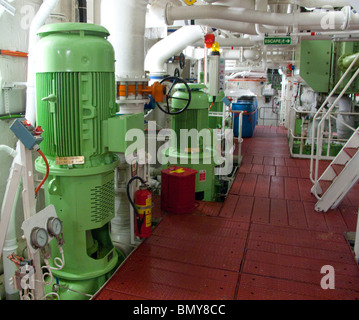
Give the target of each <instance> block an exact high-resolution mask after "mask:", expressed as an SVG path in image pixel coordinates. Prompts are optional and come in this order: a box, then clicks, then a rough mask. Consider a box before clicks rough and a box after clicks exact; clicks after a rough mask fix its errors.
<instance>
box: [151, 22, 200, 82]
mask: <svg viewBox="0 0 359 320" xmlns="http://www.w3.org/2000/svg"><path fill="white" fill-rule="evenodd" d="M204 34H205V32H204V31H203V29H202V28H201V27H200V26H184V27H182V28H180V29H178V30H177V31H175V32H174V33H172V34H171V35H170V36H168V37H166V38H164V39H163V40H161V41H159V42H157V43H156V44H155V45H154V46H153V47H152V48H151V49H150V50H149V51H148V53H147V56H146V59H145V69H146V71H149V72H150V75H151V76H163V75H164V73H165V72H166V71H165V70H164V64H165V62H166V61H167V60H168V59H169V58H170V57H172V56H174V55H176V54H178V53H180V52H181V51H183V50H184V49H185V48H186V47H187V46H190V45H191V44H193V43H195V42H197V41H199V40H200V39H203V37H204Z"/></svg>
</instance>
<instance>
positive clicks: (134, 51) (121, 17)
mask: <svg viewBox="0 0 359 320" xmlns="http://www.w3.org/2000/svg"><path fill="white" fill-rule="evenodd" d="M147 4H148V0H136V1H128V0H102V1H101V24H102V25H103V26H104V27H105V28H107V29H108V31H109V32H110V37H109V38H108V40H109V41H110V42H111V44H112V45H113V47H114V49H115V58H116V80H119V79H134V80H135V79H138V80H141V79H142V78H144V77H145V72H144V55H145V28H146V9H147Z"/></svg>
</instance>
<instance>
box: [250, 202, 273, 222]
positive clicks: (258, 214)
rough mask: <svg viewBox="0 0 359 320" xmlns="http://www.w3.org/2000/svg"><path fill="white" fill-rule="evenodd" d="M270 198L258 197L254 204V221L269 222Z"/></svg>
mask: <svg viewBox="0 0 359 320" xmlns="http://www.w3.org/2000/svg"><path fill="white" fill-rule="evenodd" d="M269 215H270V199H267V198H258V197H256V198H255V200H254V204H253V213H252V221H253V222H259V223H269Z"/></svg>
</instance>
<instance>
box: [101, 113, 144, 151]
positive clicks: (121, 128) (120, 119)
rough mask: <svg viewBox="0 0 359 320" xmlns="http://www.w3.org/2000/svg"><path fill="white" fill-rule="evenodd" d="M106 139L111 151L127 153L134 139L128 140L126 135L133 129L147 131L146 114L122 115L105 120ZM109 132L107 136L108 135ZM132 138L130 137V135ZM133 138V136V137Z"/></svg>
mask: <svg viewBox="0 0 359 320" xmlns="http://www.w3.org/2000/svg"><path fill="white" fill-rule="evenodd" d="M104 127H105V128H106V127H107V130H105V139H106V141H107V143H105V145H107V146H108V148H109V151H111V152H119V153H125V152H126V150H127V148H128V146H129V145H131V144H132V143H133V142H134V141H132V140H131V141H126V135H127V133H128V132H129V130H131V129H138V130H140V131H142V132H144V131H145V123H144V114H143V113H139V114H131V115H120V116H117V117H113V118H110V119H108V120H106V121H104ZM106 133H107V136H106ZM129 138H130V137H129ZM131 139H133V138H131Z"/></svg>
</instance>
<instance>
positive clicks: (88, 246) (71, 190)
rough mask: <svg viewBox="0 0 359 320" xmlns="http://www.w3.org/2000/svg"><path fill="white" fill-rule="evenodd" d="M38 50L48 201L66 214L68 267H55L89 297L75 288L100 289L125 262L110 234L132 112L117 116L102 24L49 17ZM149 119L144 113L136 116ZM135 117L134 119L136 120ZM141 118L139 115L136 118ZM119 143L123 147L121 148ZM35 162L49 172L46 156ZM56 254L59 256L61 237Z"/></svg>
mask: <svg viewBox="0 0 359 320" xmlns="http://www.w3.org/2000/svg"><path fill="white" fill-rule="evenodd" d="M39 36H40V38H41V39H40V41H39V44H38V52H37V58H36V65H37V70H36V95H37V125H39V126H41V127H42V129H43V130H44V133H43V137H44V142H43V144H41V149H42V151H43V153H44V154H45V156H46V157H47V159H48V162H49V165H50V175H49V178H48V179H47V181H46V184H45V201H46V205H50V204H53V205H54V206H55V208H56V212H57V214H58V216H59V218H60V219H61V220H62V221H63V234H64V239H65V245H64V246H63V250H64V257H65V267H64V268H63V269H62V270H60V271H55V270H54V271H53V274H54V275H55V276H56V277H58V278H59V281H60V284H62V285H63V286H65V287H68V288H70V290H66V289H65V290H62V291H61V298H62V299H64V300H66V299H88V298H86V296H83V295H76V294H74V293H73V291H71V290H76V291H80V292H85V293H87V294H94V293H96V292H97V290H98V289H99V288H100V287H101V286H102V285H103V284H104V283H105V282H106V281H107V279H109V277H110V276H111V275H112V273H113V271H114V269H115V267H117V266H118V263H119V262H120V261H119V258H118V252H117V251H116V249H115V248H114V246H113V244H112V241H111V238H110V221H111V220H112V219H113V218H114V214H115V205H114V203H115V200H114V199H115V194H114V168H115V167H116V166H117V164H118V157H117V155H116V154H115V153H114V152H123V151H124V149H125V146H124V145H121V146H118V145H116V144H115V147H114V148H111V138H112V139H114V138H116V139H119V140H122V139H123V140H125V139H124V134H125V132H124V127H125V128H126V129H128V128H127V127H126V123H127V121H126V119H127V118H124V117H115V116H116V111H117V105H116V100H115V99H116V93H115V73H114V72H115V66H114V63H115V56H114V49H113V47H112V45H111V44H110V43H109V41H107V37H108V36H109V32H108V31H107V30H106V29H105V28H104V27H102V26H97V25H92V24H83V23H61V24H53V25H46V26H44V27H42V28H41V29H40V31H39ZM130 119H131V121H132V122H131V121H130V122H131V123H132V124H133V126H138V127H140V128H141V126H142V127H143V126H144V124H143V115H142V121H141V115H139V116H138V115H136V116H134V117H130ZM134 119H135V121H134ZM133 122H134V123H133ZM117 147H118V148H117ZM36 169H37V170H38V171H39V172H41V173H45V172H46V167H45V164H44V161H43V160H42V159H41V158H39V159H37V160H36ZM50 246H51V249H52V256H53V257H56V256H58V257H59V256H60V253H59V250H58V247H57V244H56V242H55V241H53V242H51V243H50Z"/></svg>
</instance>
